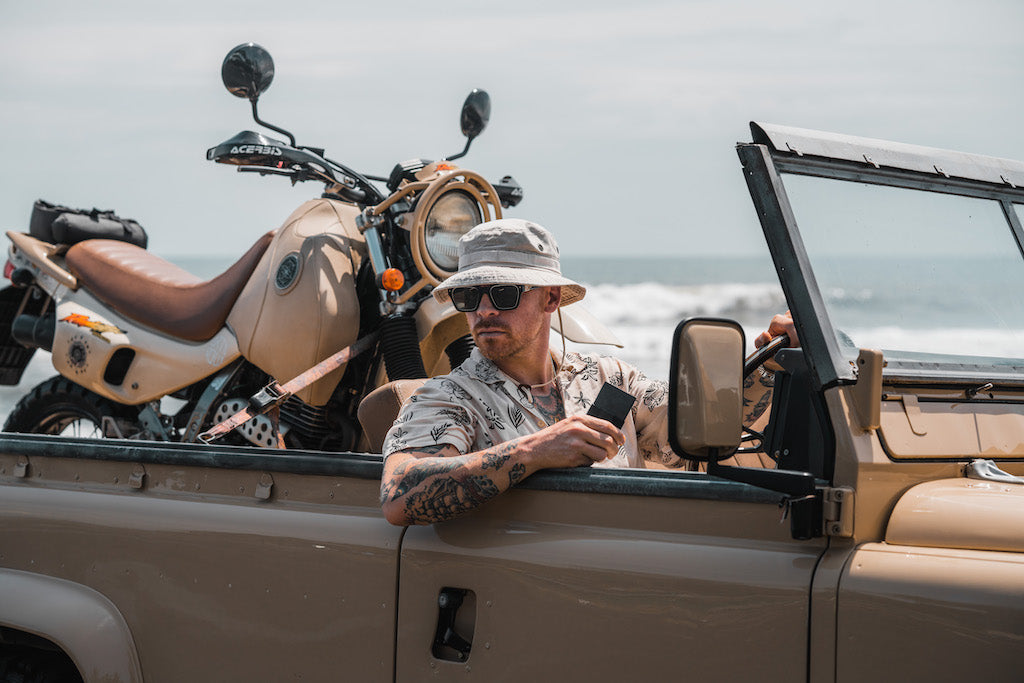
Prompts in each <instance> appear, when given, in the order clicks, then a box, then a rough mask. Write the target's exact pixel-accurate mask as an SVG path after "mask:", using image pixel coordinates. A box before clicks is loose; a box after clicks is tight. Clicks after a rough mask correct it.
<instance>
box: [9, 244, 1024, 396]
mask: <svg viewBox="0 0 1024 683" xmlns="http://www.w3.org/2000/svg"><path fill="white" fill-rule="evenodd" d="M170 260H172V261H174V262H175V263H176V264H178V265H179V266H181V267H182V268H184V269H186V270H188V271H189V272H192V273H194V274H195V275H197V276H200V277H204V278H207V277H213V276H215V275H217V274H218V273H220V272H221V271H223V270H224V269H225V268H226V267H227V266H228V265H230V262H231V261H230V259H224V258H209V257H206V258H195V257H179V258H172V259H170ZM562 269H563V272H564V274H565V275H566V276H568V277H570V278H572V279H574V280H577V281H579V282H580V283H582V284H584V285H585V286H586V287H587V296H586V298H585V300H584V305H585V306H586V308H587V309H588V310H589V311H590V313H592V314H593V315H594V316H595V317H596V318H597V319H598V320H600V321H601V322H603V323H604V324H605V325H606V326H607V327H608V328H609V329H611V330H612V332H613V333H615V335H616V336H617V337H618V338H619V340H620V341H621V342H622V343H623V348H621V349H617V348H615V347H604V346H601V347H582V348H585V349H592V350H595V351H598V352H601V353H610V354H612V355H615V356H617V357H619V358H621V359H622V360H625V361H626V362H629V363H631V364H633V365H635V366H636V367H638V368H640V369H641V370H643V371H644V372H645V373H646V374H647V375H649V376H651V377H655V378H659V379H667V377H668V366H669V356H670V347H671V339H672V331H673V329H674V328H675V326H676V324H677V323H678V322H679V321H680V320H682V319H684V318H686V317H689V316H696V315H703V316H717V317H724V318H732V319H734V320H737V321H738V322H740V324H742V325H743V327H744V329H745V331H746V337H747V345H748V350H752V348H753V346H752V344H753V339H754V338H755V337H756V336H757V335H758V333H760V332H761V331H763V330H764V329H765V328H766V327H767V325H768V323H769V321H770V320H771V318H772V316H773V315H775V314H776V313H779V312H782V311H784V310H785V309H786V302H785V299H784V297H783V295H782V289H781V287H780V286H779V284H778V281H777V278H776V276H775V270H774V266H773V265H772V263H771V261H770V260H769V259H768V256H767V254H766V255H765V256H764V257H747V258H729V257H717V256H716V257H664V256H652V257H624V258H606V257H600V258H598V257H571V256H565V257H563V259H562ZM920 270H921V273H918V272H917V271H916V270H915V269H914V267H913V265H912V264H910V265H908V264H905V263H904V264H902V265H901V267H900V269H899V272H900V273H902V275H901V276H900V277H901V278H902V280H908V281H919V280H920V279H921V278H922V277H924V274H923V273H925V272H926V270H927V271H930V272H934V271H935V270H936V269H935V266H934V263H929V264H926V265H923V266H921V267H920ZM940 270H942V269H940ZM892 272H893V269H891V268H879V274H878V276H877V277H875V278H874V279H873V280H872V281H873V282H876V283H878V286H877V287H874V288H871V287H867V288H865V287H863V286H861V287H860V288H858V289H856V290H850V291H844V290H842V289H841V288H838V287H832V288H831V289H829V290H828V292H827V296H828V298H830V299H831V300H833V301H835V302H837V306H838V309H839V310H841V311H842V313H843V315H844V316H846V320H847V322H848V323H849V326H848V328H846V331H848V332H850V335H851V336H852V337H853V338H854V340H855V341H856V342H857V343H858V345H859V346H862V347H866V346H869V345H870V346H872V347H874V348H906V346H905V345H907V344H913V345H915V346H917V347H921V350H932V349H931V348H928V347H929V345H930V344H931V345H935V346H936V348H935V350H936V351H948V350H950V348H953V349H955V348H961V347H963V348H968V349H970V352H971V353H977V354H979V355H1014V356H1016V355H1020V354H1019V352H1017V349H1020V348H1024V331H1021V330H1018V329H1016V328H1017V327H1019V326H1017V325H1011V326H1010V329H1007V327H1006V326H1005V325H1004V326H1003V327H1002V328H998V329H997V328H996V327H994V326H991V325H987V324H986V323H985V322H984V321H983V320H980V319H978V320H975V319H963V316H957V317H955V318H952V319H951V318H950V316H949V315H948V313H947V311H948V307H949V305H950V301H949V297H948V296H943V297H937V296H934V295H933V294H931V293H929V292H930V290H928V289H925V290H923V291H922V290H921V289H920V288H919V290H918V294H919V296H918V297H917V299H916V300H915V301H916V302H917V303H916V304H915V306H913V307H911V308H910V309H909V310H910V313H907V314H904V315H902V316H901V317H898V318H893V319H889V318H874V317H873V316H875V315H877V311H878V309H877V307H876V304H880V303H884V302H885V301H886V300H889V299H892V298H893V297H899V296H905V294H906V291H907V289H905V288H902V287H900V286H896V283H894V282H892V281H886V279H885V278H886V277H887V275H886V273H888V274H889V276H888V277H890V278H891V277H892V276H891V274H892ZM943 272H953V271H943ZM974 272H975V273H979V275H977V276H975V279H977V278H979V277H981V275H980V273H984V272H985V270H984V269H983V268H981V267H980V266H979V268H978V270H976V271H974ZM989 272H991V270H990V271H989ZM962 289H963V287H960V290H962ZM982 290H984V291H990V289H986V288H982ZM1006 296H1007V297H1008V299H1007V306H1010V304H1009V300H1010V299H1015V298H1016V292H1008V293H1007V294H1006ZM1018 305H1019V304H1018ZM1005 309H1006V307H1002V310H1005ZM1014 314H1015V315H1014V317H1015V319H1016V320H1021V318H1019V317H1016V311H1014ZM552 341H553V343H557V337H554V336H553V337H552ZM568 346H569V348H570V349H572V348H581V347H579V346H577V345H574V344H571V343H570V344H569V345H568ZM54 374H55V371H54V370H53V368H52V366H51V365H50V359H49V354H46V353H43V352H41V351H40V352H37V353H36V356H35V357H34V358H33V360H32V362H31V364H30V365H29V367H28V369H27V370H26V372H25V375H24V377H23V378H22V382H21V384H20V385H19V386H17V387H2V388H0V412H2V414H3V415H4V416H6V414H7V412H9V411H10V409H11V408H12V407H13V405H14V403H15V402H16V401H17V400H18V398H20V397H21V396H22V395H24V394H25V393H26V392H28V391H29V390H30V389H31V388H32V387H33V386H35V385H36V384H38V383H39V382H41V381H43V380H44V379H46V378H47V377H50V376H52V375H54ZM280 379H288V378H280Z"/></svg>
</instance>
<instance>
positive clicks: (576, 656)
mask: <svg viewBox="0 0 1024 683" xmlns="http://www.w3.org/2000/svg"><path fill="white" fill-rule="evenodd" d="M524 484H525V485H527V486H528V487H529V488H523V489H516V490H514V491H511V492H509V493H508V494H506V495H504V496H502V497H499V498H498V499H496V500H494V501H492V502H490V503H489V504H488V505H487V506H484V508H482V509H480V510H478V511H476V512H473V513H470V514H468V515H466V516H465V517H463V518H461V519H456V520H453V521H450V522H446V523H443V524H435V525H432V526H425V527H414V528H410V529H409V530H408V531H407V533H406V534H405V537H404V539H403V542H402V549H401V553H400V571H399V574H400V578H399V605H398V636H397V666H396V674H397V680H399V681H414V680H427V679H428V678H429V679H430V680H466V679H467V676H472V677H474V678H476V679H479V680H487V681H498V680H509V681H530V680H559V679H564V680H588V679H593V680H654V679H655V677H659V678H660V677H664V676H671V677H673V679H677V678H678V677H680V676H685V677H686V678H687V679H688V680H690V679H693V680H701V679H702V678H705V679H713V680H787V681H795V680H804V679H806V677H807V660H808V653H807V647H808V645H807V641H808V627H809V595H810V585H811V577H812V574H813V572H814V569H815V565H816V563H817V561H818V558H819V557H820V555H821V554H822V552H823V551H824V549H825V545H826V541H825V539H822V538H818V539H814V540H810V541H795V540H793V539H792V538H791V536H790V530H789V524H788V523H780V521H781V519H780V518H781V511H780V508H779V506H778V500H779V496H778V495H777V494H772V493H769V492H766V491H763V490H761V489H756V488H753V487H750V486H747V485H744V484H739V483H734V482H726V481H722V480H717V479H714V478H710V477H708V476H707V475H704V474H700V473H691V472H678V473H677V472H672V473H665V472H652V471H643V470H626V471H608V470H605V471H597V470H580V471H574V472H561V471H559V472H547V473H540V475H535V476H534V477H532V478H531V480H527V482H524Z"/></svg>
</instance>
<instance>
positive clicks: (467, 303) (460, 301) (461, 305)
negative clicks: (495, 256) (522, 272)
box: [451, 285, 537, 313]
mask: <svg viewBox="0 0 1024 683" xmlns="http://www.w3.org/2000/svg"><path fill="white" fill-rule="evenodd" d="M531 289H537V287H535V286H533V285H480V286H478V287H454V288H452V291H451V297H452V304H453V305H454V306H455V310H456V311H462V312H463V313H471V312H472V311H475V310H476V309H478V308H479V307H480V299H481V297H483V295H484V294H486V295H487V298H488V299H490V300H491V306H494V308H495V309H496V310H498V311H511V310H512V309H514V308H517V307H518V306H519V297H520V296H521V295H522V293H523V292H528V291H530V290H531Z"/></svg>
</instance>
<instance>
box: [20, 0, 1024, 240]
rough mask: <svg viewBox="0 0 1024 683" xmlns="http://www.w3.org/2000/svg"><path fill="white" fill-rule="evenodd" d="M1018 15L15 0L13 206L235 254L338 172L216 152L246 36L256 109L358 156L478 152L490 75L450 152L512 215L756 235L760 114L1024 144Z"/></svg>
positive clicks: (740, 3)
mask: <svg viewBox="0 0 1024 683" xmlns="http://www.w3.org/2000/svg"><path fill="white" fill-rule="evenodd" d="M1022 28H1024V3H1022V2H1020V1H1019V0H973V1H972V2H969V3H968V2H962V1H959V0H958V1H956V2H952V1H948V0H888V1H884V2H876V1H874V0H868V1H866V2H857V3H832V2H821V0H815V1H803V0H798V1H794V2H779V1H771V0H767V1H765V0H762V1H758V0H712V1H709V2H703V1H695V2H689V1H680V0H674V1H672V2H655V1H649V0H634V1H633V2H629V3H622V2H605V1H604V0H581V1H576V0H573V1H571V2H553V1H550V0H549V1H547V2H533V1H532V0H525V1H522V2H516V3H480V2H461V1H458V0H454V1H449V2H445V3H423V2H415V3H414V2H405V1H403V0H393V1H392V2H389V3H365V2H364V3H358V4H357V3H349V2H331V3H323V2H320V3H312V2H305V1H299V2H293V3H287V4H285V3H280V2H274V3H270V2H265V1H264V0H246V1H244V2H234V1H231V2H221V1H213V0H205V1H203V2H199V1H197V0H176V2H174V3H159V6H154V4H153V3H140V2H137V1H132V2H103V1H98V2H91V3H81V2H71V1H63V0H62V1H54V2H48V1H46V0H42V1H40V2H33V3H24V2H16V1H15V0H0V124H2V128H3V132H4V150H5V157H6V159H5V161H6V163H4V164H3V165H2V166H0V200H2V201H0V227H2V228H3V230H5V231H6V230H27V226H28V219H29V215H30V213H31V209H32V203H33V202H34V201H35V200H36V199H38V198H43V199H46V200H47V201H50V202H54V203H60V204H64V205H68V206H78V207H93V206H96V207H99V208H104V209H106V208H111V209H114V210H116V211H117V212H118V213H119V214H121V215H122V216H127V217H131V218H134V219H136V220H138V221H139V222H140V223H142V224H143V225H144V226H145V227H146V229H147V231H148V232H149V235H150V249H151V250H153V251H154V252H155V253H158V254H161V255H165V256H168V257H171V256H176V255H211V256H233V255H240V254H241V253H242V252H244V251H245V250H246V249H247V248H248V247H249V246H250V245H251V244H252V242H254V241H255V240H256V239H257V238H258V237H259V235H261V234H262V233H264V232H266V231H267V230H269V229H273V228H275V227H277V226H279V225H280V224H281V223H282V222H283V221H284V220H285V219H286V218H287V216H288V215H289V214H290V213H291V211H292V210H293V209H294V208H296V207H297V206H298V205H299V204H300V203H302V202H303V201H304V200H306V199H308V198H311V197H315V196H317V195H318V194H319V192H320V191H321V186H319V185H318V184H315V183H304V184H300V185H299V186H297V187H292V186H291V185H290V184H289V182H288V181H287V180H286V179H284V178H276V177H260V176H258V175H253V174H239V173H236V172H235V169H234V168H232V167H230V166H224V165H219V164H215V163H213V162H209V161H206V158H205V153H206V149H207V148H209V147H213V146H214V145H216V144H217V143H219V142H221V141H223V140H226V139H228V138H230V137H232V136H233V135H234V134H235V133H237V132H239V131H241V130H246V129H251V130H261V129H259V128H258V127H257V126H256V124H255V123H253V122H252V120H251V118H250V109H249V105H248V103H247V102H246V101H245V100H242V99H238V98H235V97H233V96H231V95H230V94H228V93H227V91H226V90H225V89H224V87H223V85H222V84H221V81H220V66H221V62H222V60H223V58H224V55H225V54H226V53H227V52H228V50H230V49H231V48H232V47H234V46H235V45H238V44H240V43H243V42H248V41H253V42H256V43H258V44H260V45H262V46H263V47H265V48H267V49H268V50H269V51H270V53H271V54H272V55H273V57H274V60H275V65H276V75H275V78H274V82H273V84H272V85H271V87H270V88H269V90H268V91H267V92H266V93H265V94H264V95H263V97H262V98H261V100H260V115H261V117H262V118H263V119H264V120H266V121H269V122H271V123H274V124H275V125H278V126H281V127H283V128H286V129H288V130H290V131H291V132H292V133H294V134H295V136H296V138H297V140H298V142H299V144H305V145H312V146H321V147H325V148H326V149H327V155H328V156H330V157H331V158H333V159H336V160H338V161H341V162H343V163H345V164H346V165H348V166H350V167H352V168H355V169H357V170H359V171H362V172H365V173H370V174H376V175H387V174H388V172H389V171H390V169H391V168H392V166H393V165H394V164H395V163H396V162H399V161H402V160H405V159H412V158H416V157H426V158H432V159H437V158H441V157H443V156H446V155H451V154H454V153H456V152H458V151H461V149H462V147H463V144H464V139H463V138H462V137H461V134H460V131H459V109H460V107H461V105H462V101H463V99H464V98H465V96H466V94H467V93H468V92H469V91H470V90H471V89H473V88H483V89H485V90H487V91H488V92H489V93H490V95H491V98H492V115H491V120H490V125H489V127H488V129H487V130H486V131H485V132H484V133H483V135H481V136H480V137H479V138H478V139H477V140H476V142H475V143H474V144H473V148H472V149H471V150H470V153H469V155H468V156H467V157H465V158H464V159H462V160H460V161H459V162H458V163H460V164H461V165H463V166H464V167H467V168H471V169H473V170H476V171H478V172H480V173H481V174H483V175H484V176H485V177H487V178H489V179H492V180H497V179H498V178H500V177H501V176H503V175H506V174H511V175H513V176H514V177H515V178H516V180H517V181H519V183H520V184H521V185H522V186H523V188H524V191H525V199H524V200H523V202H522V203H521V204H520V205H519V207H517V208H515V209H513V210H510V211H509V212H508V213H507V215H514V216H519V217H522V218H529V219H531V220H535V221H537V222H540V223H541V224H543V225H545V226H546V227H548V228H549V229H551V230H552V232H554V234H555V235H556V237H557V238H558V240H559V242H560V244H561V248H562V253H563V254H573V255H577V256H586V255H600V256H609V255H614V254H627V255H635V256H649V255H659V256H666V255H723V256H729V255H749V254H758V253H762V252H763V251H764V250H765V247H764V238H763V236H762V235H761V231H760V227H759V225H758V223H757V218H756V215H755V213H754V211H753V210H752V208H751V204H750V198H749V195H748V194H747V190H746V186H745V184H744V182H743V177H742V175H741V172H740V166H739V162H738V159H737V156H736V153H735V150H734V147H735V144H736V142H738V141H748V140H749V139H750V132H749V122H750V121H752V120H754V121H762V122H770V123H779V124H784V125H790V126H798V127H803V128H812V129H817V130H826V131H832V132H839V133H846V134H851V135H860V136H865V137H873V138H881V139H886V140H898V141H900V142H907V143H912V144H920V145H927V146H933V147H942V148H947V149H954V150H959V151H966V152H974V153H979V154H987V155H992V156H999V157H1008V158H1012V159H1024V136H1022V135H1021V134H1020V123H1021V120H1022V116H1021V112H1022V111H1024V89H1022V88H1021V87H1020V82H1021V79H1020V73H1019V72H1020V69H1021V64H1022V63H1024V59H1022V58H1024V31H1022V30H1021V29H1022ZM270 135H271V136H272V137H279V136H277V135H275V134H273V133H270Z"/></svg>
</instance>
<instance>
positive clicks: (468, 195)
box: [404, 162, 501, 292]
mask: <svg viewBox="0 0 1024 683" xmlns="http://www.w3.org/2000/svg"><path fill="white" fill-rule="evenodd" d="M417 185H419V186H418V187H417ZM407 188H408V189H407V191H411V192H416V191H419V196H418V197H416V200H415V208H414V209H413V213H412V220H411V221H409V222H407V223H405V224H404V225H407V226H408V227H409V231H410V232H411V235H410V236H411V238H412V245H411V246H412V257H413V260H414V261H415V262H416V268H417V270H419V271H420V274H421V275H422V276H423V282H422V285H421V286H423V285H431V286H436V285H437V284H438V283H439V282H441V280H443V279H445V278H447V277H448V276H450V275H453V274H454V273H455V271H456V270H458V268H459V251H458V244H459V238H460V237H462V236H463V235H465V234H466V233H467V232H469V230H470V229H471V228H473V227H475V226H477V225H479V224H480V223H484V222H486V221H489V220H492V219H496V218H501V202H500V201H499V199H498V193H497V192H495V190H494V188H493V187H492V186H491V184H490V183H489V182H487V181H486V180H485V179H484V178H483V177H482V176H480V175H478V174H476V173H474V172H472V171H466V170H463V169H459V168H455V167H453V166H452V165H450V164H449V163H447V162H445V168H443V169H439V171H438V173H437V175H436V176H435V177H433V178H431V179H430V180H426V181H422V184H410V185H408V186H407ZM421 188H422V189H421ZM413 289H418V287H414V288H413ZM413 289H410V292H411V291H413Z"/></svg>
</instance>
